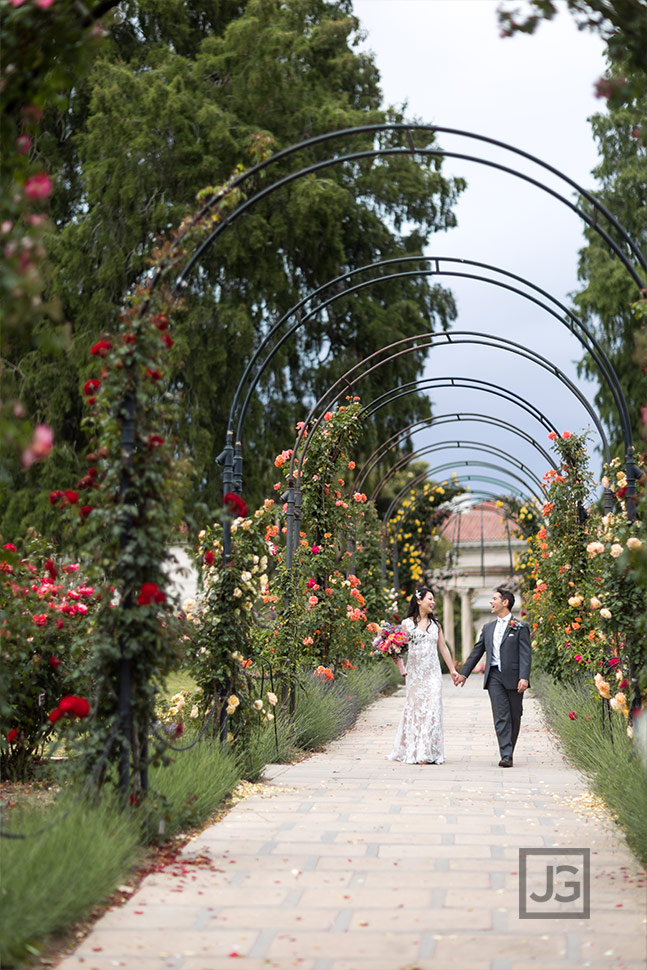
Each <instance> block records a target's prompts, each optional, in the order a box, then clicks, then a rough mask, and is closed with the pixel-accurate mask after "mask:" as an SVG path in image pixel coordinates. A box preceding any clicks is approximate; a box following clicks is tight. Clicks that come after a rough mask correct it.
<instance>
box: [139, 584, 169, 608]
mask: <svg viewBox="0 0 647 970" xmlns="http://www.w3.org/2000/svg"><path fill="white" fill-rule="evenodd" d="M137 602H138V604H139V605H140V606H149V605H150V604H151V603H165V602H166V594H165V593H163V592H162V590H161V589H160V588H159V586H158V585H157V583H143V584H142V588H141V589H140V591H139V595H138V596H137Z"/></svg>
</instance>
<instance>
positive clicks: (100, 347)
mask: <svg viewBox="0 0 647 970" xmlns="http://www.w3.org/2000/svg"><path fill="white" fill-rule="evenodd" d="M111 349H112V344H111V343H110V341H109V340H99V341H97V343H96V344H94V345H93V346H92V349H91V351H90V353H91V354H92V355H93V357H107V355H108V353H109V352H110V350H111Z"/></svg>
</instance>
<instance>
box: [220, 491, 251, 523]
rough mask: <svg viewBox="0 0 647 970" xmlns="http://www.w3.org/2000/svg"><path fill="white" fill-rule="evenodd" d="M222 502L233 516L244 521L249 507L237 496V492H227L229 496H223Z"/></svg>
mask: <svg viewBox="0 0 647 970" xmlns="http://www.w3.org/2000/svg"><path fill="white" fill-rule="evenodd" d="M222 501H223V504H224V506H225V508H226V509H227V511H228V512H230V513H231V514H232V515H235V516H237V517H238V516H239V517H240V518H242V519H244V518H245V516H246V515H247V506H246V505H245V503H244V502H243V500H242V498H241V497H240V495H236V493H235V492H227V494H226V495H224V496H223V499H222Z"/></svg>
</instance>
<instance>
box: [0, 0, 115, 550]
mask: <svg viewBox="0 0 647 970" xmlns="http://www.w3.org/2000/svg"><path fill="white" fill-rule="evenodd" d="M116 2H117V0H115V3H116ZM112 5H113V4H111V3H101V4H95V5H94V8H95V9H93V5H92V3H88V4H86V5H85V6H84V7H83V8H82V9H81V8H77V7H76V6H74V5H71V4H67V3H57V4H55V5H53V6H50V5H49V4H45V5H43V4H38V3H32V2H27V3H22V4H14V3H9V2H7V0H2V2H0V26H1V29H2V64H1V65H0V95H1V98H2V111H0V144H2V153H1V154H0V238H2V245H3V257H4V259H3V261H2V265H1V266H0V308H1V311H0V312H1V313H2V326H1V327H0V376H1V378H2V400H1V401H0V489H2V490H4V489H5V488H6V484H7V482H8V481H11V480H13V481H14V482H19V483H20V486H22V485H23V484H24V474H25V473H24V469H25V468H27V467H29V464H30V463H31V462H32V461H33V460H35V458H36V460H37V459H39V458H43V457H45V455H46V453H45V454H43V453H41V454H38V455H36V456H35V458H34V455H33V453H31V454H30V447H29V446H30V444H32V445H33V444H37V438H36V437H35V436H32V434H33V428H32V420H33V417H34V416H36V417H37V418H38V419H39V420H41V421H42V419H43V414H42V413H41V414H38V411H37V409H33V408H32V409H30V410H28V409H27V408H26V407H25V404H24V396H23V394H24V386H23V380H24V376H25V374H24V371H23V370H22V369H21V368H20V366H18V361H19V360H21V359H24V358H25V357H27V358H28V357H29V356H30V355H31V354H32V353H34V351H36V352H37V353H42V354H43V355H45V356H46V357H49V358H51V359H52V360H56V359H59V360H60V354H61V352H62V349H63V347H64V346H65V344H66V342H69V328H66V327H63V326H61V324H62V314H61V306H60V303H59V301H58V300H57V299H56V297H55V296H53V294H50V295H49V296H48V297H46V298H45V299H43V291H44V288H45V285H46V279H47V276H48V272H49V269H48V265H47V261H46V241H47V236H48V234H50V233H51V231H52V229H53V225H52V223H51V222H50V219H49V214H48V213H49V197H50V196H51V194H52V190H53V187H54V186H53V181H52V178H51V172H49V171H48V170H47V167H46V164H45V162H44V160H43V158H42V156H41V155H40V154H39V153H38V152H37V151H36V150H35V141H36V139H37V138H38V135H39V132H40V131H41V129H40V127H39V123H40V120H41V116H42V112H43V110H44V108H45V106H50V107H53V108H55V109H56V110H57V111H61V112H65V111H66V110H67V109H68V106H69V98H70V91H71V89H72V87H73V86H74V85H75V84H78V83H79V82H80V79H81V78H82V76H83V74H84V72H85V71H86V70H87V68H88V65H89V63H90V62H91V60H92V57H93V55H94V53H95V52H96V50H97V48H98V47H99V46H100V43H101V40H102V38H103V36H104V32H103V29H102V28H100V27H99V26H98V25H97V24H96V23H95V11H96V8H97V7H98V6H101V7H102V9H103V13H104V15H105V14H106V13H107V12H108V11H109V9H110V6H112ZM30 411H31V413H30ZM47 430H48V432H49V431H50V429H49V427H48V428H47ZM27 480H29V478H28V479H27ZM0 496H1V497H0V504H1V505H3V506H4V505H5V503H6V502H8V501H9V500H10V498H11V497H12V495H11V489H9V490H8V491H7V492H6V493H4V494H2V492H0ZM17 508H18V506H17V505H14V512H15V511H16V510H17ZM16 521H17V520H16V517H15V515H14V516H13V517H12V519H10V520H9V522H10V524H9V529H10V531H14V530H15V535H16V536H19V535H22V534H24V532H25V531H26V529H27V526H28V525H30V524H32V525H33V523H30V522H29V518H28V517H27V516H25V518H24V519H23V522H24V524H23V526H22V527H21V528H20V529H15V525H16ZM6 525H7V523H5V527H6Z"/></svg>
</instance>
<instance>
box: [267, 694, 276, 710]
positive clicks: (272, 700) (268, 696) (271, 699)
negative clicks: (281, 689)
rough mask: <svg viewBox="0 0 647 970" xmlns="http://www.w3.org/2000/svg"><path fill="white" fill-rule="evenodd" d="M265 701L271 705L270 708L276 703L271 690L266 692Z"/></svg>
mask: <svg viewBox="0 0 647 970" xmlns="http://www.w3.org/2000/svg"><path fill="white" fill-rule="evenodd" d="M267 699H268V701H269V702H270V704H271V705H272V707H274V705H275V704H276V702H277V701H278V697H277V696H276V694H274V693H273V692H272V691H271V690H268V692H267Z"/></svg>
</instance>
